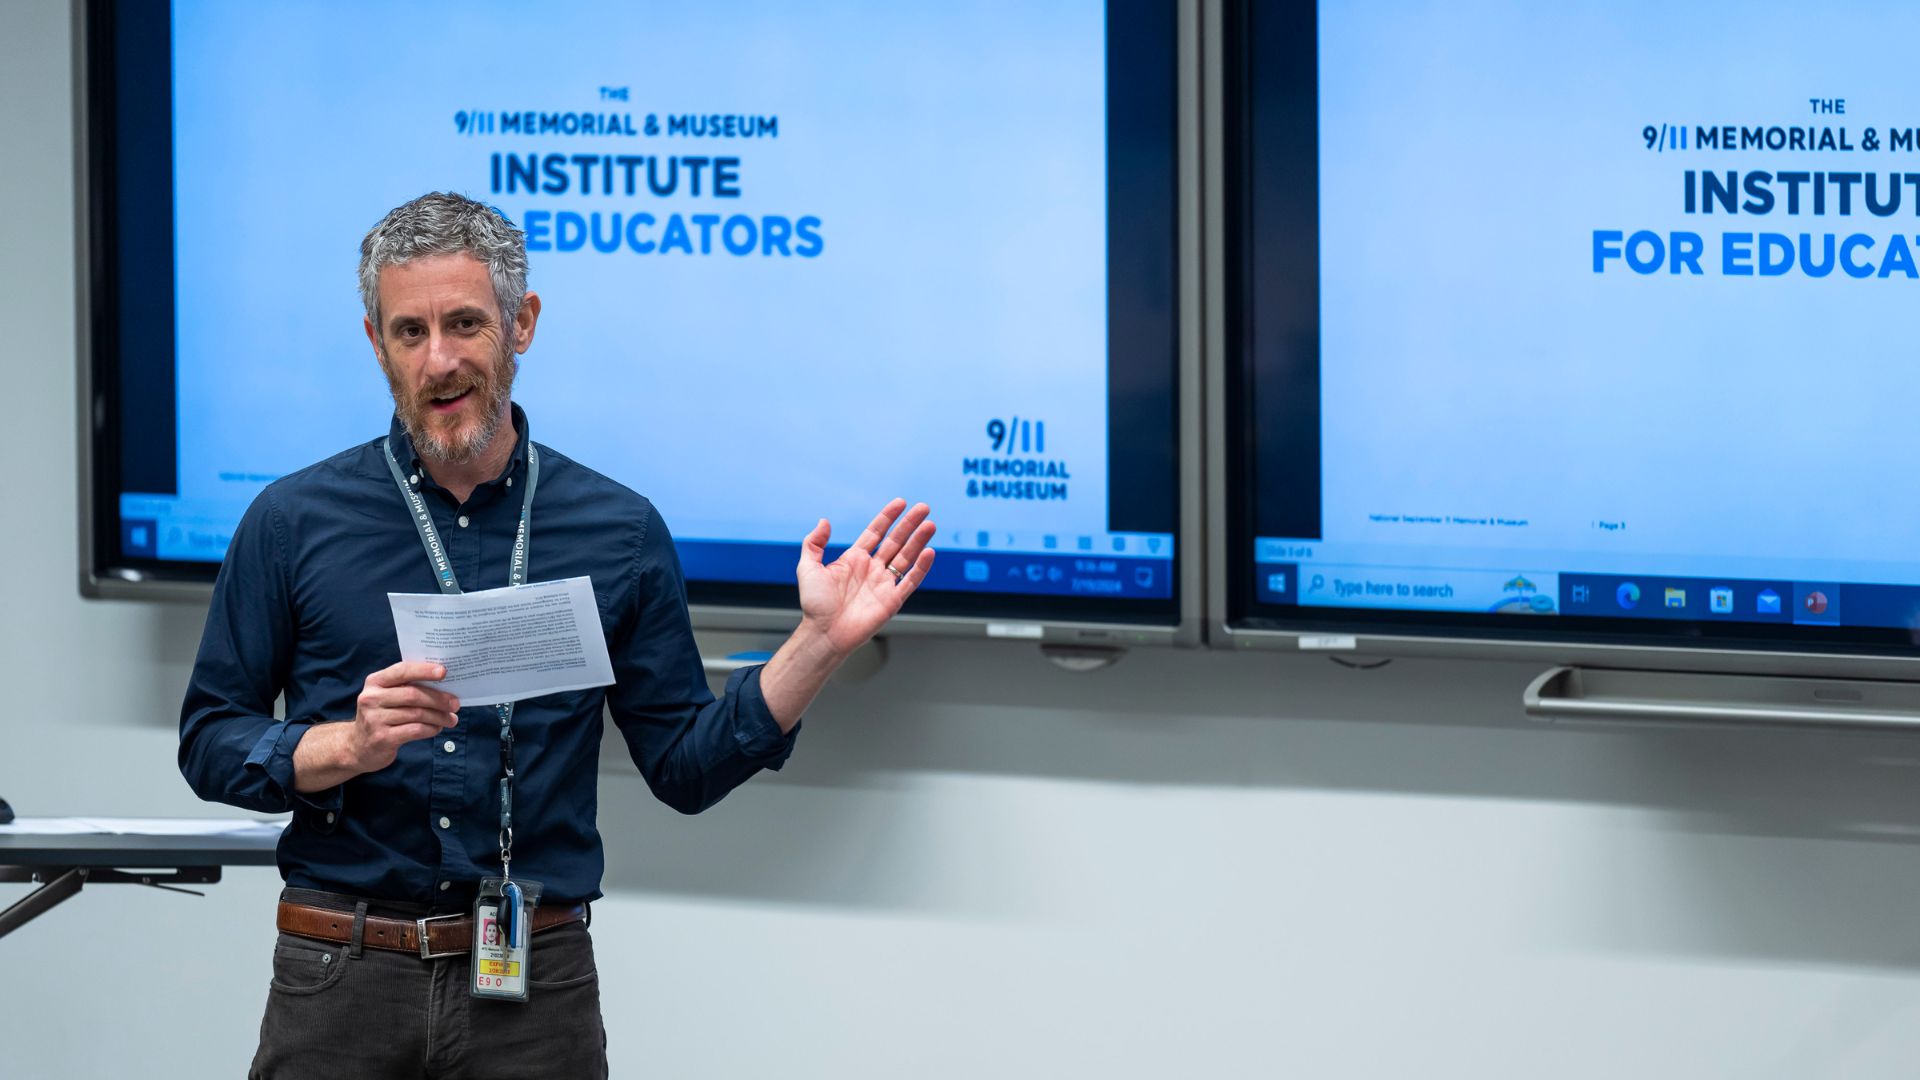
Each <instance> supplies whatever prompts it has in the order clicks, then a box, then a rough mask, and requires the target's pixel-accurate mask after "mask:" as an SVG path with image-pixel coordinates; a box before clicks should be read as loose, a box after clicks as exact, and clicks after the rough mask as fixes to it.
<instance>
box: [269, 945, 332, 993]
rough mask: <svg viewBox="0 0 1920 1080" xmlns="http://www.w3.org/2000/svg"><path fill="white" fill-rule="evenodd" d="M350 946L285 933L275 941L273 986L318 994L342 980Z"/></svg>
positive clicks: (283, 991) (277, 991)
mask: <svg viewBox="0 0 1920 1080" xmlns="http://www.w3.org/2000/svg"><path fill="white" fill-rule="evenodd" d="M346 952H347V950H346V947H345V946H329V945H326V944H324V943H322V942H318V941H313V940H311V939H309V938H303V937H295V936H294V935H292V934H281V935H280V937H279V940H277V941H275V942H274V945H273V981H272V983H270V984H269V986H270V987H271V989H272V990H273V991H274V992H276V993H281V994H317V993H319V992H321V991H322V990H325V989H327V988H328V987H330V986H332V985H333V984H334V983H337V982H339V981H340V975H341V973H342V972H343V971H345V970H346V966H347V964H346V959H347V956H346Z"/></svg>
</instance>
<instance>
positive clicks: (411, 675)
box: [367, 660, 447, 688]
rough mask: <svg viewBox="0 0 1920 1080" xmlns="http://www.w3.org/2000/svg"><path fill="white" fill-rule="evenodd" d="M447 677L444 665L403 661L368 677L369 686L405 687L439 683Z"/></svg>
mask: <svg viewBox="0 0 1920 1080" xmlns="http://www.w3.org/2000/svg"><path fill="white" fill-rule="evenodd" d="M446 677H447V669H446V668H445V667H444V666H443V665H440V664H430V663H427V662H426V661H423V660H402V661H400V662H399V663H397V664H394V665H393V666H392V667H384V668H381V669H380V670H379V671H376V672H374V673H373V674H371V675H369V676H367V686H368V687H369V688H371V687H375V686H405V685H407V684H408V683H416V682H437V681H439V680H441V679H444V678H446Z"/></svg>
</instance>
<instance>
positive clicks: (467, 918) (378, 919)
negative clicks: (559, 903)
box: [278, 900, 587, 960]
mask: <svg viewBox="0 0 1920 1080" xmlns="http://www.w3.org/2000/svg"><path fill="white" fill-rule="evenodd" d="M586 917H587V905H585V904H567V905H565V906H563V907H540V908H535V909H534V911H533V932H534V933H536V934H537V933H539V932H540V931H542V930H551V929H553V928H554V927H556V926H565V925H566V924H568V923H573V922H579V921H580V920H582V919H584V918H586ZM278 921H279V926H280V929H281V931H283V932H285V933H288V934H296V935H298V936H300V937H304V938H315V939H317V940H320V941H336V942H339V943H341V944H343V945H345V944H351V943H352V942H353V912H351V911H335V910H333V909H331V908H321V907H309V906H308V905H306V904H290V903H287V902H286V901H284V900H282V901H281V902H280V917H279V920H278ZM360 943H361V944H363V945H366V946H369V947H371V948H375V949H391V950H393V951H394V952H404V953H418V954H419V956H420V959H422V960H432V959H434V958H435V957H439V956H459V955H461V954H463V953H467V952H471V951H472V949H473V916H471V915H429V916H427V917H425V918H421V919H393V918H388V917H386V916H382V915H369V916H367V923H366V929H365V931H364V932H363V933H362V934H361V937H360Z"/></svg>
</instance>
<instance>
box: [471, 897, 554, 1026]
mask: <svg viewBox="0 0 1920 1080" xmlns="http://www.w3.org/2000/svg"><path fill="white" fill-rule="evenodd" d="M539 906H540V883H539V882H537V881H526V880H523V879H521V878H514V879H513V880H511V881H508V880H507V879H505V878H481V879H480V894H479V896H478V897H476V898H475V899H474V902H473V986H472V991H473V996H474V997H477V998H497V999H499V1000H502V1001H525V1000H527V961H528V959H529V958H531V957H532V955H533V913H534V910H535V909H536V908H538V907H539Z"/></svg>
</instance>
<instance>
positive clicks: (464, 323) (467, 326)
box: [454, 319, 480, 330]
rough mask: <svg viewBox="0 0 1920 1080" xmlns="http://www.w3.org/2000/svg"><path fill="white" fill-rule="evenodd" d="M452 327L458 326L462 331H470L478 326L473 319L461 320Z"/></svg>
mask: <svg viewBox="0 0 1920 1080" xmlns="http://www.w3.org/2000/svg"><path fill="white" fill-rule="evenodd" d="M454 325H455V326H458V327H459V328H460V329H462V330H471V329H473V328H474V327H475V326H478V325H480V324H479V322H478V321H476V320H474V319H461V320H460V321H459V322H457V323H455V324H454Z"/></svg>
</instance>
